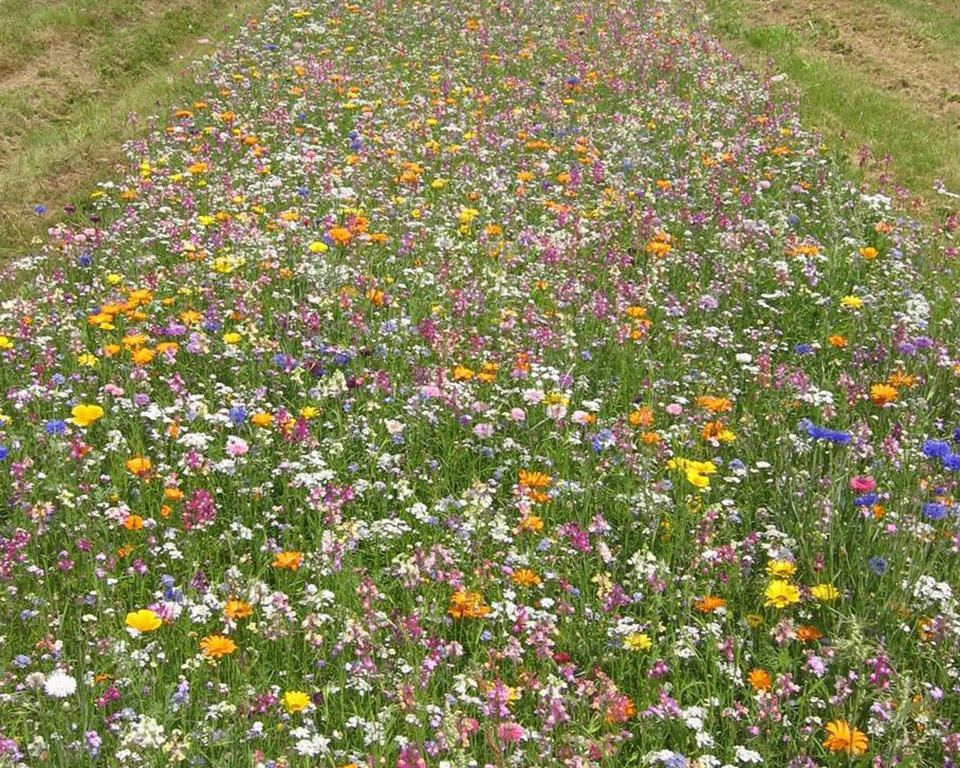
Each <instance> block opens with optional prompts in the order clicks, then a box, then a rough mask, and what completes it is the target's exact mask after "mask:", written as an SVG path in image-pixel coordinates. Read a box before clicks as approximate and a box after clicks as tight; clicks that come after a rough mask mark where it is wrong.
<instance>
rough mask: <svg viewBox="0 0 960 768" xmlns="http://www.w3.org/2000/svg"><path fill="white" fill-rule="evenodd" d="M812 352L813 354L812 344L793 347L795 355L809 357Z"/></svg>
mask: <svg viewBox="0 0 960 768" xmlns="http://www.w3.org/2000/svg"><path fill="white" fill-rule="evenodd" d="M811 352H813V347H812V346H811V345H810V344H796V345H794V347H793V353H794V354H795V355H809V354H810V353H811Z"/></svg>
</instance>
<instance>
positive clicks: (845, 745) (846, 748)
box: [823, 720, 870, 755]
mask: <svg viewBox="0 0 960 768" xmlns="http://www.w3.org/2000/svg"><path fill="white" fill-rule="evenodd" d="M823 746H825V747H826V748H827V749H829V750H830V751H831V752H846V753H847V754H848V755H862V754H863V753H864V752H866V751H867V747H869V746H870V740H869V739H868V738H867V734H865V733H864V732H863V731H861V730H858V729H857V728H856V727H851V725H850V723H848V722H847V721H846V720H834V721H832V722H830V723H827V738H826V739H825V740H824V742H823Z"/></svg>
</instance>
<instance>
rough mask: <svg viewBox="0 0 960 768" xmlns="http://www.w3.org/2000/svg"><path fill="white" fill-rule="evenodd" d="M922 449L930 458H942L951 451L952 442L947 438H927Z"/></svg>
mask: <svg viewBox="0 0 960 768" xmlns="http://www.w3.org/2000/svg"><path fill="white" fill-rule="evenodd" d="M921 450H923V455H924V456H926V457H927V458H928V459H941V458H943V457H944V456H946V455H947V454H948V453H950V443H948V442H947V441H946V440H927V441H925V442H924V444H923V448H922V449H921Z"/></svg>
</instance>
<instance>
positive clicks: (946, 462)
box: [940, 453, 960, 472]
mask: <svg viewBox="0 0 960 768" xmlns="http://www.w3.org/2000/svg"><path fill="white" fill-rule="evenodd" d="M940 465H941V466H942V467H943V468H944V469H949V470H950V471H951V472H960V453H948V454H947V455H946V456H941V457H940Z"/></svg>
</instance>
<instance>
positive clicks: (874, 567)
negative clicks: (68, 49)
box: [867, 556, 888, 576]
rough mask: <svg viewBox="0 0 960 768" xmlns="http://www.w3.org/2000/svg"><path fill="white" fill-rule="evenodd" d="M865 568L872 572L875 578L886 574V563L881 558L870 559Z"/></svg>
mask: <svg viewBox="0 0 960 768" xmlns="http://www.w3.org/2000/svg"><path fill="white" fill-rule="evenodd" d="M867 568H869V569H870V570H871V571H873V572H874V573H875V574H876V575H877V576H883V574H885V573H886V572H887V568H888V565H887V561H886V560H884V559H883V558H882V557H879V556H878V557H871V558H870V559H869V560H868V561H867Z"/></svg>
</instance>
